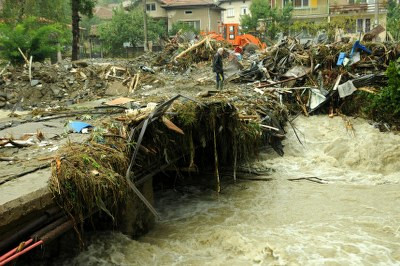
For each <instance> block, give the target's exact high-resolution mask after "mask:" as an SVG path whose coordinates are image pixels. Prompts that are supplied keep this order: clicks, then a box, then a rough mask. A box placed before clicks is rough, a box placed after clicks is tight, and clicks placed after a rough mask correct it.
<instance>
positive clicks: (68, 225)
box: [40, 220, 74, 243]
mask: <svg viewBox="0 0 400 266" xmlns="http://www.w3.org/2000/svg"><path fill="white" fill-rule="evenodd" d="M73 226H74V221H72V220H68V221H66V222H65V223H63V224H61V225H60V226H58V227H56V228H55V229H53V230H51V231H50V232H47V233H46V234H45V235H43V236H42V237H41V238H40V239H41V240H42V241H43V242H44V243H46V242H48V241H51V240H53V239H54V238H57V237H59V236H60V235H62V234H64V233H65V232H67V231H68V230H69V229H71V228H72V227H73Z"/></svg>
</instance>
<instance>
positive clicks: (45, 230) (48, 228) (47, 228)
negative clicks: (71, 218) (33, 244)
mask: <svg viewBox="0 0 400 266" xmlns="http://www.w3.org/2000/svg"><path fill="white" fill-rule="evenodd" d="M67 220H68V217H67V216H63V217H61V218H59V219H58V220H55V221H54V222H52V223H51V224H49V225H47V226H45V227H43V228H42V229H40V230H39V231H36V232H35V233H34V234H33V235H32V239H40V238H41V237H42V236H43V235H45V234H46V233H48V232H50V231H51V230H53V229H54V228H56V227H57V226H59V225H60V224H62V223H64V222H65V221H67Z"/></svg>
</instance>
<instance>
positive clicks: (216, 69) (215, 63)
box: [212, 53, 224, 73]
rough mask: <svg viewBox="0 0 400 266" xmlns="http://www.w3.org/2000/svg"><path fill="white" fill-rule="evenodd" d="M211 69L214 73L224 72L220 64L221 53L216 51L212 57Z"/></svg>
mask: <svg viewBox="0 0 400 266" xmlns="http://www.w3.org/2000/svg"><path fill="white" fill-rule="evenodd" d="M212 66H213V71H214V72H215V73H224V69H223V65H222V55H220V54H219V53H216V54H215V55H214V59H213V65H212Z"/></svg>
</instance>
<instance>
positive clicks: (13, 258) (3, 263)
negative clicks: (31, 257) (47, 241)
mask: <svg viewBox="0 0 400 266" xmlns="http://www.w3.org/2000/svg"><path fill="white" fill-rule="evenodd" d="M41 244H43V241H42V240H40V241H38V242H36V243H34V244H32V245H30V246H29V247H27V248H26V249H24V250H22V251H21V252H18V253H16V254H14V255H13V256H11V257H9V258H8V259H6V260H3V261H0V266H3V265H6V264H7V263H9V262H10V261H12V260H15V259H16V258H18V257H19V256H21V255H23V254H25V253H26V252H28V251H29V250H31V249H33V248H35V247H37V246H39V245H41Z"/></svg>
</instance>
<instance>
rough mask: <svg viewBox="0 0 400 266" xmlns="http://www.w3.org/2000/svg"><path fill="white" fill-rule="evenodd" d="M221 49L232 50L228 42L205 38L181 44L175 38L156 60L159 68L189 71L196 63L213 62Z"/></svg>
mask: <svg viewBox="0 0 400 266" xmlns="http://www.w3.org/2000/svg"><path fill="white" fill-rule="evenodd" d="M219 47H225V48H231V46H230V45H229V44H228V43H226V42H220V41H216V40H214V39H211V38H210V37H205V38H203V39H202V40H200V41H198V42H195V43H194V42H179V41H178V38H173V39H172V40H170V42H169V43H167V44H166V45H165V48H164V50H163V51H161V53H160V54H159V55H158V57H157V58H156V59H155V62H154V64H155V65H157V66H166V67H168V68H169V69H187V68H188V67H189V66H190V65H192V64H194V63H199V62H203V61H211V60H212V58H213V56H214V54H215V53H216V51H217V49H218V48H219Z"/></svg>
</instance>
